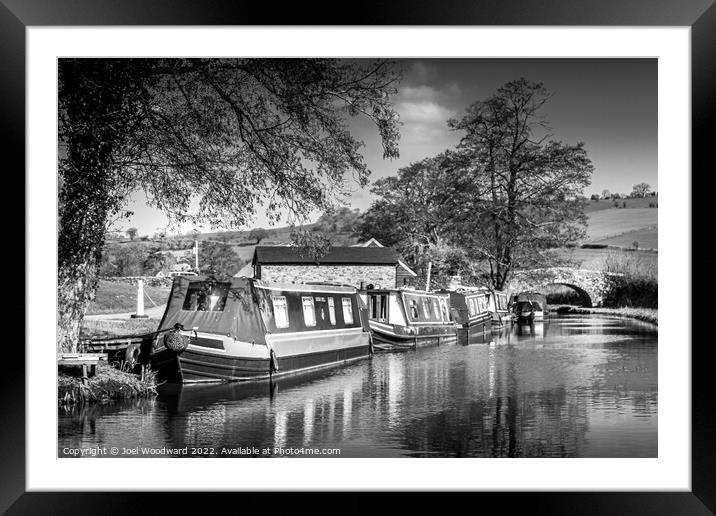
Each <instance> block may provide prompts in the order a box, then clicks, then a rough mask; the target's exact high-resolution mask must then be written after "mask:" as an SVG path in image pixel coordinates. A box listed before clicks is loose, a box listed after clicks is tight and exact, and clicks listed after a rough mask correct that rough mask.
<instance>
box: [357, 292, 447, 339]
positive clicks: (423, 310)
mask: <svg viewBox="0 0 716 516" xmlns="http://www.w3.org/2000/svg"><path fill="white" fill-rule="evenodd" d="M361 296H362V297H363V300H364V303H365V304H366V306H367V309H368V321H369V324H370V330H371V333H372V335H373V346H374V347H375V349H377V350H383V351H391V350H397V349H408V348H415V347H419V346H427V345H439V344H454V343H456V342H457V331H456V328H455V324H454V322H453V321H452V320H450V313H449V308H448V307H449V296H448V295H447V294H439V293H429V292H424V291H419V290H411V289H400V290H396V289H384V290H383V289H370V290H365V291H361Z"/></svg>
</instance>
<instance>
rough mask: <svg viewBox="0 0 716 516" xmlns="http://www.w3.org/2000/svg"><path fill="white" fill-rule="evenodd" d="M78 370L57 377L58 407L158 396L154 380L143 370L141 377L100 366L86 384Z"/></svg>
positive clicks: (66, 371)
mask: <svg viewBox="0 0 716 516" xmlns="http://www.w3.org/2000/svg"><path fill="white" fill-rule="evenodd" d="M79 371H80V368H79V367H72V368H66V369H63V370H61V371H60V372H59V374H58V377H57V400H58V403H59V404H60V405H65V406H69V405H75V404H83V403H90V402H108V401H113V400H124V399H133V398H146V397H151V396H155V395H156V394H157V377H156V373H154V372H153V371H149V370H147V371H145V373H144V377H143V378H142V377H140V376H139V375H136V374H133V373H129V372H127V371H122V370H120V369H118V368H116V367H113V366H110V365H107V364H101V365H98V366H97V371H96V374H95V375H93V376H91V377H90V378H89V380H88V382H87V385H83V384H82V379H81V378H80V372H79Z"/></svg>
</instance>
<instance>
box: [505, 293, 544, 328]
mask: <svg viewBox="0 0 716 516" xmlns="http://www.w3.org/2000/svg"><path fill="white" fill-rule="evenodd" d="M513 306H514V312H515V316H516V317H517V320H518V321H519V322H533V321H542V320H544V313H545V311H546V310H547V298H546V297H545V296H544V294H540V293H538V292H521V293H519V294H517V295H516V296H514V299H513Z"/></svg>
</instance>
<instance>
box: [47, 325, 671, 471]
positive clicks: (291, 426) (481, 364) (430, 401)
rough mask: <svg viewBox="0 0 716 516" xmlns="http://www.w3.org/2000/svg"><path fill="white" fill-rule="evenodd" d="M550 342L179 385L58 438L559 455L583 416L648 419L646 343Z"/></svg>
mask: <svg viewBox="0 0 716 516" xmlns="http://www.w3.org/2000/svg"><path fill="white" fill-rule="evenodd" d="M552 328H553V327H550V335H551V331H552ZM554 342H555V341H554V340H553V338H552V337H551V336H550V341H549V343H548V344H547V345H543V343H537V342H535V343H525V342H524V341H522V340H519V339H516V338H513V340H512V343H509V344H497V345H485V344H478V345H473V346H446V347H440V348H434V349H425V350H418V351H417V352H413V351H410V352H406V353H392V354H387V355H376V357H375V358H374V359H373V360H372V361H365V362H362V363H359V364H357V365H354V366H351V367H347V368H345V369H341V370H334V371H327V372H324V373H318V374H314V375H308V376H301V377H296V378H293V379H290V378H286V379H282V380H281V381H278V382H275V383H274V384H273V385H274V388H273V390H271V389H270V387H269V384H268V383H260V382H259V383H255V384H229V385H215V386H209V385H203V386H195V388H194V387H193V386H187V387H183V388H179V389H178V393H177V394H175V395H172V396H162V397H160V398H159V399H158V400H156V401H152V402H146V401H145V402H142V403H137V404H136V406H133V407H131V408H128V406H126V407H125V406H123V408H121V409H120V408H104V407H98V406H89V407H88V409H87V410H86V411H85V412H80V411H76V412H73V413H71V414H68V415H66V416H65V415H64V414H63V413H62V411H61V412H60V416H61V417H60V425H61V426H60V429H59V432H60V439H61V442H65V443H66V445H68V446H92V445H93V443H97V442H98V443H102V444H105V445H120V446H122V445H127V446H129V445H137V444H141V445H146V446H173V447H183V446H212V447H221V446H226V447H236V446H254V447H258V448H262V447H270V448H273V447H274V446H284V447H323V446H326V447H334V446H335V447H343V446H345V447H346V449H347V447H349V446H351V445H353V446H354V447H353V450H357V453H359V454H360V455H362V456H366V457H370V456H377V455H379V453H376V452H379V451H380V450H379V448H381V449H383V450H384V451H385V453H386V454H393V455H398V454H411V455H417V456H431V455H438V456H458V457H463V456H482V457H493V456H494V457H542V456H565V457H569V456H584V455H585V454H586V453H585V451H588V450H587V449H586V445H587V443H586V437H585V436H586V434H587V432H588V427H589V421H588V416H589V415H590V411H593V410H595V409H596V410H598V411H600V412H601V413H602V414H607V417H608V414H609V413H611V412H613V411H616V412H624V413H627V414H628V415H629V417H637V418H639V417H642V418H643V419H644V420H646V419H653V416H654V414H655V413H656V407H657V392H658V391H657V378H656V367H657V352H656V346H654V345H653V344H652V343H648V342H644V343H640V341H639V340H638V339H637V340H635V341H632V343H631V344H630V345H629V346H624V345H623V342H621V341H620V342H614V343H607V344H595V345H594V346H592V347H590V346H578V347H573V346H572V347H570V346H564V347H560V345H559V344H557V345H553V344H554ZM272 392H273V396H272V395H271V393H272ZM607 411H610V412H607ZM591 413H593V412H591ZM118 414H119V415H120V417H117V416H118ZM593 424H595V423H593ZM137 436H140V438H141V439H142V441H140V442H138V437H137ZM346 455H347V454H346Z"/></svg>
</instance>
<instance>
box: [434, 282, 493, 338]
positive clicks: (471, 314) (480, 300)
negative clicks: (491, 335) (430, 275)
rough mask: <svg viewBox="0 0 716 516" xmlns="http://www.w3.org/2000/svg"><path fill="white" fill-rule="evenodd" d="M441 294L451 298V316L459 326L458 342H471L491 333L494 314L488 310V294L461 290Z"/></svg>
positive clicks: (443, 291)
mask: <svg viewBox="0 0 716 516" xmlns="http://www.w3.org/2000/svg"><path fill="white" fill-rule="evenodd" d="M440 293H444V294H447V295H448V296H450V315H451V316H452V320H453V321H455V324H456V325H457V331H458V340H460V341H466V342H469V341H470V340H472V339H471V337H475V336H478V335H479V336H483V335H484V334H486V333H488V332H490V331H491V328H492V314H491V313H490V310H489V309H488V293H487V292H485V291H484V290H475V289H465V288H460V289H456V290H442V291H440Z"/></svg>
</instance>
